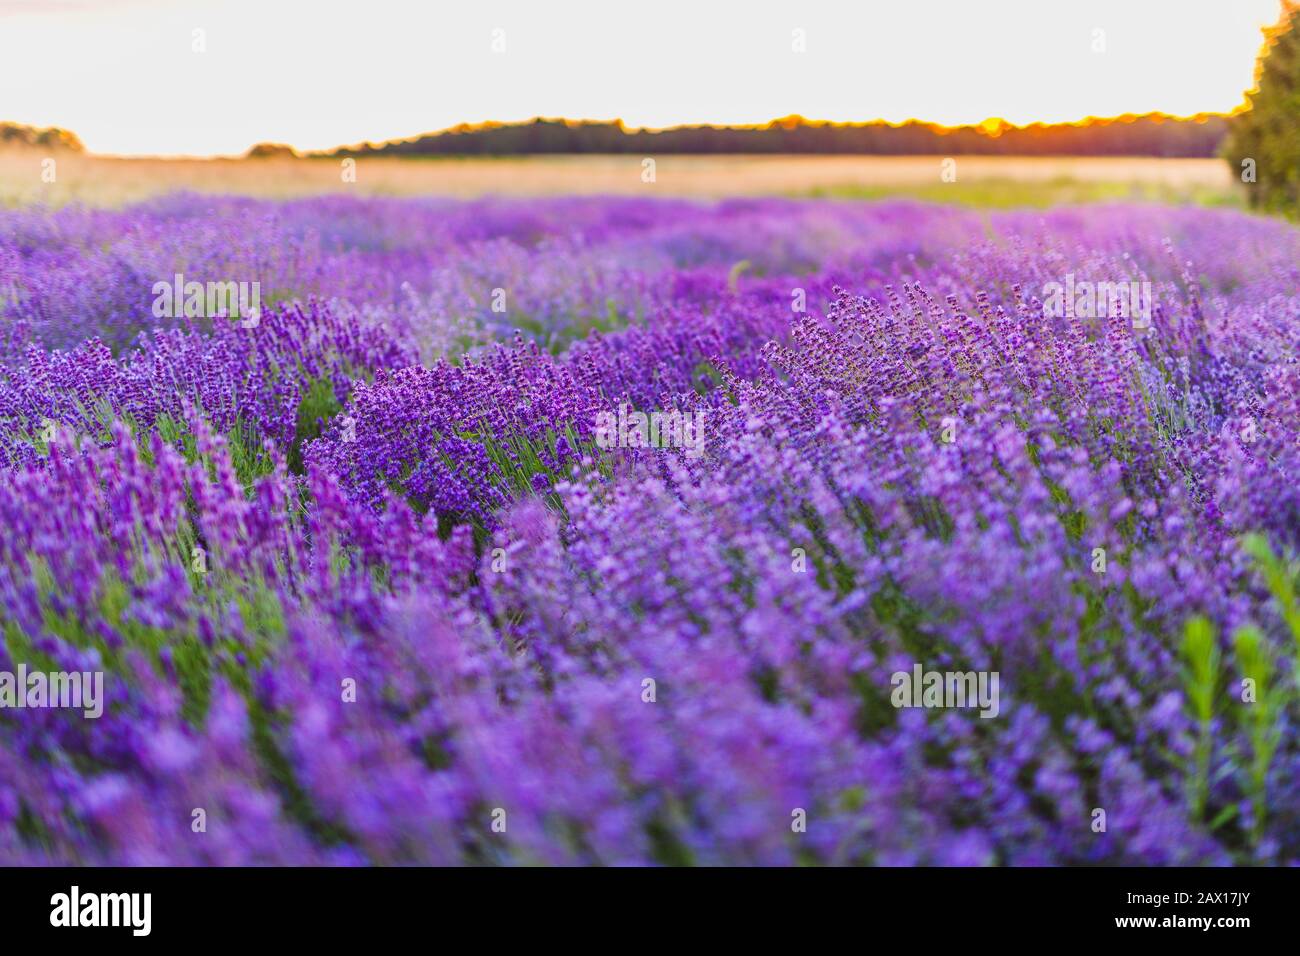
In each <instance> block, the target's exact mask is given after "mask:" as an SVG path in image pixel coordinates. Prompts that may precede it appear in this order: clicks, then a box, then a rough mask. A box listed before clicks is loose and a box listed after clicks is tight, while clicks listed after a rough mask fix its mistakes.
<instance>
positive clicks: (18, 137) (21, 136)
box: [0, 123, 85, 153]
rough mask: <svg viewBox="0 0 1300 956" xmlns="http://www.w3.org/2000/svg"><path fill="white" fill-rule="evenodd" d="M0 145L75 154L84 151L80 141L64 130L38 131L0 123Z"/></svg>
mask: <svg viewBox="0 0 1300 956" xmlns="http://www.w3.org/2000/svg"><path fill="white" fill-rule="evenodd" d="M0 144H3V145H6V146H9V145H19V146H38V147H40V148H42V149H58V150H68V151H70V152H75V153H80V152H84V151H85V147H84V146H83V145H82V144H81V140H79V139H78V138H77V137H76V135H75V134H73V133H70V132H68V131H67V130H66V129H59V128H58V127H57V126H51V127H49V128H48V129H39V128H37V127H35V126H24V125H22V124H21V123H0Z"/></svg>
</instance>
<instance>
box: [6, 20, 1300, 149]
mask: <svg viewBox="0 0 1300 956" xmlns="http://www.w3.org/2000/svg"><path fill="white" fill-rule="evenodd" d="M1280 10H1281V3H1280V0H1233V2H1217V0H1199V2H1193V0H1182V2H1177V0H1151V2H1147V3H1143V4H1142V5H1141V6H1140V7H1139V6H1138V5H1137V4H1134V3H1133V2H1132V0H1097V2H1093V3H1088V4H1071V3H1055V2H1050V0H1038V2H1030V0H1008V2H1003V3H998V4H990V5H988V6H987V7H983V8H981V7H979V6H977V5H975V4H972V3H967V2H962V0H943V2H940V0H933V2H928V3H911V4H897V3H885V2H869V3H864V4H861V5H860V6H859V7H856V8H852V9H846V8H845V5H844V4H842V3H840V4H837V3H827V2H789V0H785V2H755V3H734V2H727V3H716V4H709V5H705V4H700V3H690V4H688V3H684V2H681V0H672V2H668V0H664V2H657V3H654V4H650V5H638V6H635V7H629V8H622V9H619V8H615V7H613V6H611V5H608V4H602V3H593V2H573V3H567V4H557V5H555V6H553V7H552V8H551V9H549V10H546V9H541V8H540V7H539V6H538V5H536V4H532V3H527V2H517V0H509V2H486V3H481V4H475V5H474V6H473V7H472V8H471V7H468V6H462V5H456V4H449V3H430V4H427V5H421V6H413V5H411V4H406V3H400V2H394V0H367V2H365V3H356V2H353V0H320V2H317V3H311V4H282V5H271V4H268V3H258V2H250V0H222V2H218V0H190V2H163V0H40V2H37V0H0V110H3V112H2V113H0V121H5V120H8V121H14V122H20V123H28V124H32V125H37V126H60V127H63V128H64V129H68V130H71V131H72V132H73V133H75V134H77V135H78V136H79V137H80V138H81V139H82V140H83V142H85V144H86V146H87V148H88V149H90V150H92V151H95V152H100V153H109V154H134V155H195V156H204V155H237V154H241V153H243V152H244V151H246V150H247V149H248V148H249V147H250V146H252V145H253V144H254V143H257V142H264V141H271V142H282V143H289V144H291V145H293V146H295V147H297V148H299V149H328V148H332V147H335V146H340V145H347V144H355V143H360V142H364V141H372V142H379V141H382V140H387V139H400V138H406V137H411V136H414V135H417V134H420V133H422V132H427V131H432V130H437V129H443V128H447V127H451V126H455V125H457V124H460V123H462V122H469V123H481V122H484V121H488V120H493V121H500V122H517V121H522V120H527V119H531V118H533V117H535V116H549V117H561V116H563V117H568V118H570V119H580V118H591V119H598V120H611V119H615V118H621V119H622V120H623V121H624V123H625V124H626V125H628V126H629V127H636V126H645V127H651V128H662V127H668V126H676V125H685V124H697V123H713V124H761V123H766V122H768V121H770V120H772V119H774V118H777V117H782V116H788V115H793V114H797V115H801V116H805V117H808V118H810V119H816V120H832V121H836V122H863V121H869V120H874V119H885V120H888V121H891V122H901V121H903V120H906V119H910V118H916V119H920V120H924V121H927V122H935V123H942V124H945V125H950V126H955V125H961V124H977V123H981V122H983V121H984V120H986V119H988V118H989V117H1001V118H1004V119H1005V120H1007V121H1009V122H1011V123H1015V124H1017V125H1024V124H1027V123H1031V122H1035V121H1041V122H1074V121H1078V120H1081V119H1083V118H1084V117H1086V116H1098V117H1103V116H1117V115H1120V114H1125V113H1146V112H1155V111H1159V112H1164V113H1168V114H1173V115H1184V116H1185V115H1191V114H1195V113H1199V112H1228V111H1230V110H1232V109H1233V108H1235V107H1236V106H1238V105H1239V104H1240V103H1241V102H1242V100H1243V93H1244V91H1245V90H1247V89H1248V88H1250V86H1251V84H1252V79H1253V75H1254V67H1255V57H1256V54H1257V53H1258V51H1259V48H1260V45H1261V43H1262V40H1263V37H1262V34H1261V30H1262V28H1263V27H1265V26H1267V25H1270V24H1271V23H1273V22H1275V21H1276V20H1277V18H1278V15H1279V12H1280ZM195 31H201V32H200V33H196V32H195ZM800 31H801V32H800ZM1098 31H1101V32H1100V33H1098ZM1099 46H1100V49H1099V48H1098V47H1099Z"/></svg>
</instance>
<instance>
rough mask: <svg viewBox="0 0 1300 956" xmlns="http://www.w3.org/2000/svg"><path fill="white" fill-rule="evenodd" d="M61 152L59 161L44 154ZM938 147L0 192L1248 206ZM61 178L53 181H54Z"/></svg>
mask: <svg viewBox="0 0 1300 956" xmlns="http://www.w3.org/2000/svg"><path fill="white" fill-rule="evenodd" d="M48 159H53V160H54V163H55V165H54V166H53V167H52V168H51V167H50V166H48V164H45V161H46V160H48ZM942 163H943V157H940V156H680V155H668V156H662V157H657V158H656V167H655V170H654V172H655V177H654V181H653V182H644V181H643V180H642V168H643V167H642V157H640V156H635V155H584V156H532V157H503V158H464V159H461V158H455V159H452V158H429V159H421V158H395V157H382V158H380V157H376V158H361V159H358V160H357V161H356V170H355V172H356V176H355V182H347V181H345V178H344V169H343V165H342V161H340V160H336V159H296V158H287V157H286V158H268V159H206V160H205V159H119V158H111V157H101V156H90V155H85V154H78V153H62V154H55V155H53V156H47V155H44V154H42V153H40V152H39V151H33V150H30V149H19V150H10V151H7V152H0V203H3V204H5V205H11V206H12V205H26V204H31V203H39V204H45V205H51V206H61V205H65V204H67V203H69V202H81V203H86V204H89V205H96V206H118V205H123V204H126V203H131V202H135V201H138V200H141V199H146V198H148V197H150V196H154V195H157V194H160V193H167V192H173V191H177V190H192V191H197V192H201V193H213V194H238V195H248V196H264V197H275V198H286V197H295V196H308V195H318V194H322V193H354V194H358V195H367V196H419V195H430V196H452V197H462V198H468V197H478V196H487V195H500V196H544V195H563V194H570V195H572V194H580V195H643V196H687V197H698V198H719V197H724V196H762V195H784V196H832V197H843V198H862V199H874V198H884V197H887V196H910V197H915V198H918V199H926V200H934V201H941V202H942V201H952V202H960V203H969V204H973V205H981V206H994V207H1000V206H1047V205H1054V204H1057V203H1061V202H1087V201H1098V200H1121V199H1138V200H1155V201H1162V202H1196V203H1206V204H1234V205H1235V204H1238V203H1240V202H1241V195H1240V190H1241V188H1242V187H1241V186H1240V184H1238V183H1236V182H1234V179H1233V176H1232V172H1231V170H1230V169H1229V167H1228V165H1227V164H1226V163H1225V162H1223V161H1222V160H1218V159H1157V158H1146V157H1000V156H968V157H958V158H957V160H956V181H955V182H946V181H944V180H943V178H942V177H941V164H942ZM51 173H52V178H53V182H47V181H45V180H47V179H49V178H51Z"/></svg>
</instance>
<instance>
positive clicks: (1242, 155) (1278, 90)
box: [1222, 0, 1300, 218]
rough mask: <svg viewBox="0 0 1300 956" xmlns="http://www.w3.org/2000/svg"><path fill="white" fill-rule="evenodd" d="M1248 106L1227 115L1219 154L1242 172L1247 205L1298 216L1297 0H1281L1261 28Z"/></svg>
mask: <svg viewBox="0 0 1300 956" xmlns="http://www.w3.org/2000/svg"><path fill="white" fill-rule="evenodd" d="M1265 35H1266V37H1267V42H1266V43H1265V46H1264V52H1263V54H1262V55H1261V56H1260V59H1259V63H1258V64H1257V65H1256V68H1255V89H1254V90H1253V91H1252V92H1250V93H1249V94H1247V102H1248V105H1249V109H1247V110H1246V111H1245V112H1244V113H1241V114H1240V115H1239V116H1236V117H1234V118H1233V120H1232V125H1231V128H1230V130H1229V133H1228V138H1227V139H1226V140H1225V141H1224V145H1223V151H1222V152H1223V156H1224V158H1226V159H1227V161H1228V163H1229V165H1231V166H1232V169H1233V175H1234V176H1238V175H1241V176H1243V177H1245V174H1246V172H1247V168H1246V167H1243V164H1247V167H1248V166H1249V164H1251V163H1253V167H1254V168H1253V174H1254V180H1255V181H1254V182H1250V180H1249V178H1243V182H1246V184H1247V187H1246V188H1247V193H1246V194H1247V197H1248V199H1249V202H1250V204H1251V206H1252V207H1254V208H1256V209H1260V210H1264V211H1268V212H1280V213H1283V214H1285V215H1287V216H1290V217H1293V218H1295V217H1300V122H1298V121H1297V118H1298V117H1300V3H1297V2H1296V0H1284V8H1283V13H1282V18H1281V20H1280V21H1279V22H1278V24H1277V25H1276V26H1274V27H1272V28H1270V29H1269V30H1267V31H1266V32H1265Z"/></svg>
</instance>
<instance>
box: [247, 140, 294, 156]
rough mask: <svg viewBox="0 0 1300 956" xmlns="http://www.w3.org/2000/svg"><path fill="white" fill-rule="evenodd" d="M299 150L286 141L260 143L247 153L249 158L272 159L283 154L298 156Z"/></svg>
mask: <svg viewBox="0 0 1300 956" xmlns="http://www.w3.org/2000/svg"><path fill="white" fill-rule="evenodd" d="M297 155H298V151H297V150H295V149H294V148H293V147H292V146H286V145H285V144H284V143H258V144H257V145H256V146H254V147H253V148H252V149H250V150H249V151H248V153H247V157H248V158H249V159H271V158H277V157H281V156H287V157H289V158H293V157H296V156H297Z"/></svg>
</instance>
